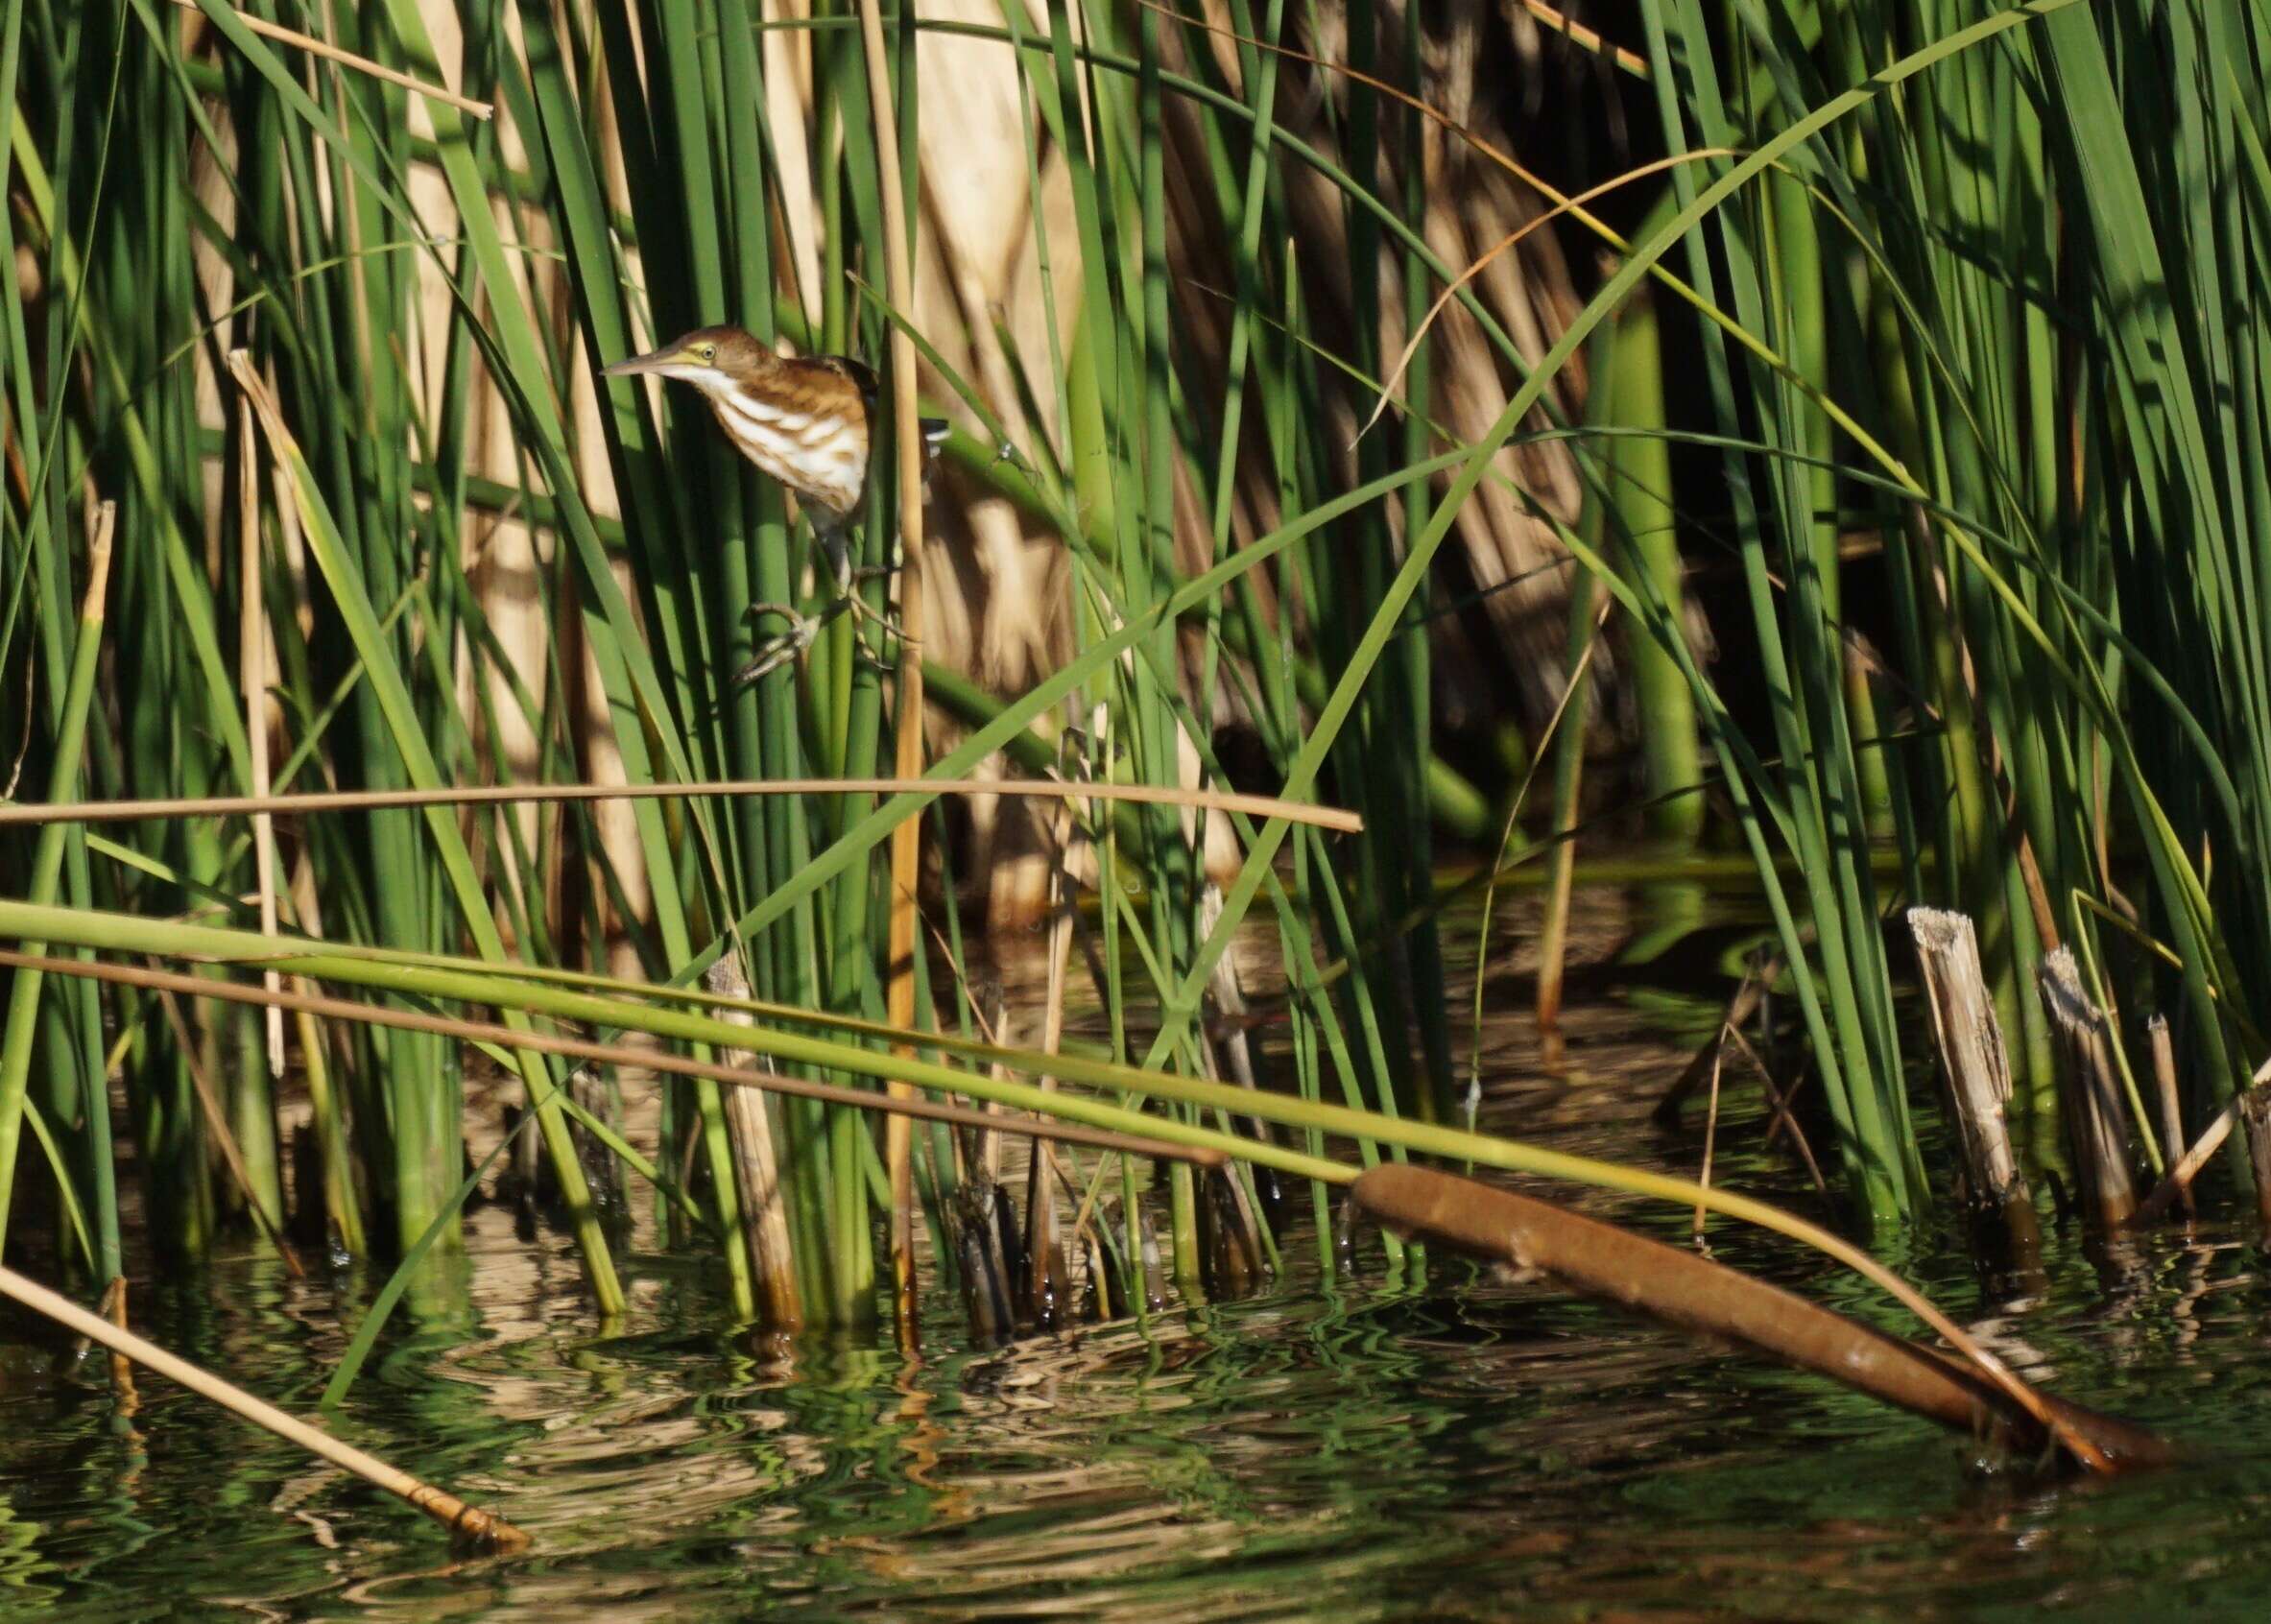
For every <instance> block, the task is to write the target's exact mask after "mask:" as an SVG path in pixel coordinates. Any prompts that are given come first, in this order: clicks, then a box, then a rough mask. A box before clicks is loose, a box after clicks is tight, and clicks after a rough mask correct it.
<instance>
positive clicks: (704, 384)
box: [605, 327, 779, 393]
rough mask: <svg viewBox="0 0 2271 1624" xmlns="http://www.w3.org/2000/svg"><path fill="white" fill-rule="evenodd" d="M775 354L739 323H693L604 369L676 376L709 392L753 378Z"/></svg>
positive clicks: (772, 363)
mask: <svg viewBox="0 0 2271 1624" xmlns="http://www.w3.org/2000/svg"><path fill="white" fill-rule="evenodd" d="M778 364H779V358H778V357H777V356H776V355H775V354H774V353H773V351H772V350H771V349H769V348H767V347H766V346H765V345H764V344H763V343H762V342H760V341H759V340H758V339H757V337H756V336H755V335H754V334H753V333H751V332H748V331H746V330H745V329H743V328H740V327H697V328H696V329H695V330H694V331H692V332H690V333H688V334H686V335H685V336H684V337H682V338H676V339H673V340H671V341H670V343H668V344H666V345H664V346H662V347H661V348H659V349H651V350H649V351H648V352H647V353H646V354H644V355H634V356H633V357H632V358H631V359H630V360H628V361H618V362H616V363H615V364H614V365H613V366H612V367H610V368H608V369H607V370H606V374H605V375H606V376H608V377H610V378H632V377H643V376H646V375H647V374H649V373H652V374H653V375H654V376H656V377H661V378H676V379H678V380H679V381H680V382H681V383H690V384H692V385H693V386H694V387H695V388H697V389H699V390H702V391H704V392H705V393H709V392H713V391H717V390H724V389H730V388H733V387H735V386H736V385H744V384H749V383H752V382H754V381H755V380H756V379H757V378H759V377H761V376H762V375H764V373H766V372H767V371H769V370H771V369H773V368H774V367H776V366H777V365H778Z"/></svg>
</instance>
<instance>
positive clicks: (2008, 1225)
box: [1908, 908, 2043, 1269]
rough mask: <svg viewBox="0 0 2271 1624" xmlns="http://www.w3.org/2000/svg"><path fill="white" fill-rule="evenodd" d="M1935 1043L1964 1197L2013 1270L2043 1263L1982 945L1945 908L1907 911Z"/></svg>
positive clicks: (1969, 926) (1961, 917)
mask: <svg viewBox="0 0 2271 1624" xmlns="http://www.w3.org/2000/svg"><path fill="white" fill-rule="evenodd" d="M1908 933H1909V935H1910V936H1912V937H1913V938H1915V941H1916V963H1917V968H1918V970H1919V971H1920V972H1921V973H1922V975H1923V978H1924V1003H1925V1006H1926V1007H1927V1008H1928V1009H1930V1011H1931V1012H1932V1040H1933V1042H1934V1043H1935V1044H1936V1045H1937V1047H1938V1049H1939V1054H1940V1075H1941V1076H1942V1077H1943V1078H1944V1079H1945V1080H1946V1081H1947V1084H1948V1104H1949V1108H1950V1111H1951V1112H1952V1114H1953V1115H1954V1117H1955V1123H1956V1130H1957V1138H1958V1140H1959V1142H1960V1143H1961V1145H1962V1147H1963V1158H1964V1173H1963V1194H1964V1200H1965V1203H1966V1205H1967V1206H1969V1207H1970V1208H1971V1210H1972V1215H1973V1217H1974V1218H1975V1219H1978V1220H1980V1221H1983V1222H1992V1223H1995V1224H1997V1225H1999V1226H2000V1228H2001V1230H2002V1231H2003V1233H2004V1234H2005V1235H2006V1236H2008V1238H2009V1241H2010V1248H2011V1254H2012V1261H2013V1263H2014V1264H2015V1265H2016V1266H2018V1267H2020V1268H2022V1269H2032V1268H2034V1267H2036V1266H2038V1265H2039V1264H2040V1262H2041V1259H2042V1251H2043V1231H2042V1225H2041V1223H2040V1221H2039V1220H2038V1219H2037V1218H2036V1216H2035V1208H2034V1202H2033V1200H2032V1198H2031V1195H2030V1193H2029V1191H2028V1190H2027V1187H2026V1175H2025V1174H2024V1173H2022V1172H2020V1168H2019V1158H2018V1157H2017V1155H2016V1154H2014V1153H2013V1151H2012V1149H2011V1124H2010V1119H2009V1110H2010V1104H2011V1060H2010V1055H2009V1052H2008V1051H2007V1050H2006V1049H2005V1048H2004V1046H2003V1028H2002V1023H2001V1022H2000V1021H1998V1020H1996V1014H1995V999H1994V998H1993V997H1992V996H1991V995H1990V994H1989V992H1988V991H1987V977H1986V975H1985V973H1984V972H1983V971H1982V970H1981V968H1980V966H1979V938H1978V935H1977V933H1976V932H1974V931H1973V930H1972V921H1971V919H1968V918H1967V917H1966V916H1964V915H1962V914H1957V913H1951V912H1949V911H1948V910H1946V909H1942V908H1911V909H1909V910H1908Z"/></svg>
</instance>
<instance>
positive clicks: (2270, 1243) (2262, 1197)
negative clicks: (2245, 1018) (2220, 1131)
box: [2239, 1083, 2271, 1252]
mask: <svg viewBox="0 0 2271 1624" xmlns="http://www.w3.org/2000/svg"><path fill="white" fill-rule="evenodd" d="M2239 1123H2240V1126H2241V1127H2243V1128H2245V1129H2246V1130H2247V1161H2248V1166H2249V1167H2250V1169H2252V1170H2253V1172H2254V1173H2255V1176H2256V1216H2257V1218H2258V1219H2259V1220H2260V1222H2261V1224H2262V1233H2261V1239H2260V1241H2259V1245H2260V1246H2261V1247H2262V1248H2263V1250H2265V1251H2266V1252H2271V1085H2266V1084H2262V1083H2256V1084H2251V1085H2250V1086H2249V1087H2246V1088H2243V1089H2241V1090H2240V1093H2239Z"/></svg>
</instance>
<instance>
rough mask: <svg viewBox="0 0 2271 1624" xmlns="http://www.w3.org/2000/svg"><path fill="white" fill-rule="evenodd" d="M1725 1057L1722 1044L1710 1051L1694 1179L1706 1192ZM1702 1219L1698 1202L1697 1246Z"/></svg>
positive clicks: (1716, 1139) (1723, 1032)
mask: <svg viewBox="0 0 2271 1624" xmlns="http://www.w3.org/2000/svg"><path fill="white" fill-rule="evenodd" d="M1727 1033H1728V1029H1727V1028H1725V1027H1721V1028H1720V1029H1719V1034H1720V1037H1721V1038H1722V1039H1724V1038H1725V1037H1726V1036H1727ZM1726 1056H1727V1048H1726V1045H1725V1044H1724V1043H1723V1042H1722V1043H1720V1044H1717V1045H1714V1046H1713V1048H1712V1050H1711V1103H1710V1107H1709V1110H1707V1111H1705V1112H1704V1153H1703V1171H1702V1172H1701V1173H1699V1174H1697V1175H1696V1178H1695V1182H1697V1183H1699V1184H1701V1185H1703V1187H1704V1188H1705V1189H1707V1190H1708V1189H1709V1188H1710V1187H1711V1150H1712V1148H1713V1147H1714V1146H1715V1145H1716V1144H1717V1143H1718V1142H1719V1072H1720V1070H1721V1068H1722V1063H1723V1062H1724V1061H1725V1059H1726ZM1704 1217H1705V1213H1704V1208H1703V1206H1702V1204H1701V1203H1700V1202H1699V1203H1698V1204H1697V1205H1696V1208H1695V1230H1694V1233H1695V1239H1696V1243H1697V1244H1698V1245H1701V1244H1702V1242H1703V1236H1704Z"/></svg>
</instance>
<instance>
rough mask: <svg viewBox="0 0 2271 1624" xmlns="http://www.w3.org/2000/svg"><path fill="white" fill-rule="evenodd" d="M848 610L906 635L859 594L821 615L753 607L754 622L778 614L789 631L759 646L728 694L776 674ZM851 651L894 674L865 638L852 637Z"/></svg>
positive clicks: (789, 607) (788, 606)
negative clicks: (764, 616) (764, 615)
mask: <svg viewBox="0 0 2271 1624" xmlns="http://www.w3.org/2000/svg"><path fill="white" fill-rule="evenodd" d="M847 610H849V611H850V612H851V613H852V614H853V615H854V616H856V617H862V618H865V619H868V620H872V621H873V622H874V623H875V624H876V625H878V626H880V627H882V628H883V630H884V631H886V632H888V633H891V635H893V636H895V637H903V636H904V633H901V632H900V630H899V625H898V622H896V620H893V619H892V618H891V617H890V616H889V615H887V614H885V613H884V612H883V611H882V610H881V609H872V608H870V607H869V606H868V605H867V604H866V603H865V602H864V601H862V599H861V598H860V596H859V594H858V593H856V592H847V593H845V594H844V595H843V596H842V597H839V598H836V599H835V600H833V601H832V602H830V603H829V605H828V607H827V608H825V609H822V610H821V611H820V612H819V613H818V614H806V613H805V612H804V611H803V610H801V609H798V608H796V607H795V606H794V605H791V604H752V605H750V607H749V613H750V616H751V618H752V619H754V618H755V617H756V616H758V615H760V614H777V615H779V616H780V617H781V618H782V619H783V620H786V621H787V622H788V623H789V625H788V630H787V631H785V632H781V633H776V634H775V635H773V636H771V637H768V638H766V639H765V641H763V642H762V643H760V644H758V645H757V650H756V653H755V654H754V655H753V656H752V657H750V661H749V663H748V664H747V665H744V666H743V667H742V668H741V669H740V670H739V671H736V672H735V673H734V674H733V680H732V681H729V682H728V683H727V684H726V691H727V692H728V693H733V692H735V691H736V690H738V689H741V688H745V687H747V686H749V685H750V684H751V683H753V682H761V681H764V680H765V679H766V678H768V677H770V676H772V675H773V673H774V672H776V671H777V670H779V669H780V668H781V667H782V666H784V665H786V664H787V663H788V662H789V661H790V660H792V659H794V658H796V657H797V656H799V655H801V654H802V653H803V652H804V651H805V650H806V649H809V648H810V647H812V645H813V643H814V642H815V641H817V640H818V639H819V637H820V634H821V633H822V631H823V630H824V629H825V628H826V626H827V625H828V623H829V622H830V621H832V620H834V619H835V618H836V617H837V616H838V615H840V614H843V613H844V612H846V611H847ZM851 648H852V655H853V657H855V658H857V659H859V660H861V661H863V662H865V663H866V664H867V665H869V666H871V667H872V668H873V669H874V670H876V671H880V672H882V673H884V674H885V675H886V676H888V675H890V673H891V669H892V668H891V664H890V662H889V661H888V660H886V659H884V658H883V657H881V656H879V655H877V654H876V653H875V652H874V651H873V650H872V649H870V648H869V647H868V644H867V640H866V639H865V638H863V637H854V638H852V640H851Z"/></svg>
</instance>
